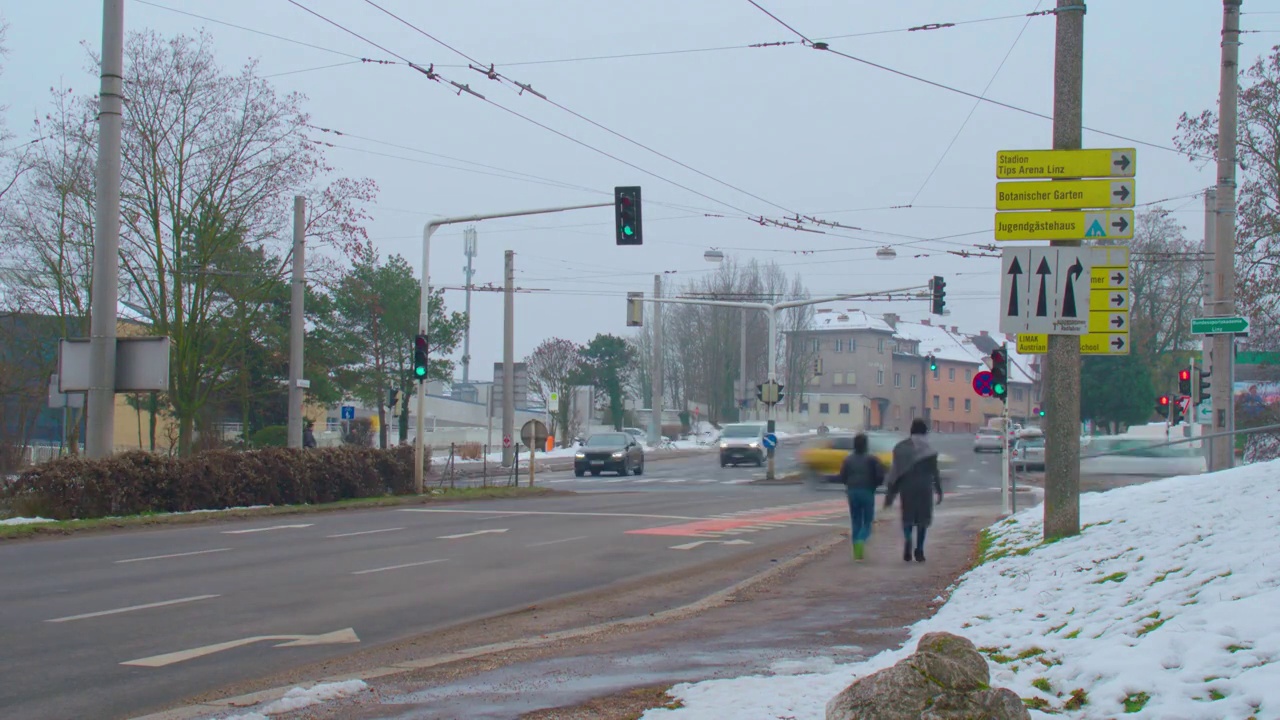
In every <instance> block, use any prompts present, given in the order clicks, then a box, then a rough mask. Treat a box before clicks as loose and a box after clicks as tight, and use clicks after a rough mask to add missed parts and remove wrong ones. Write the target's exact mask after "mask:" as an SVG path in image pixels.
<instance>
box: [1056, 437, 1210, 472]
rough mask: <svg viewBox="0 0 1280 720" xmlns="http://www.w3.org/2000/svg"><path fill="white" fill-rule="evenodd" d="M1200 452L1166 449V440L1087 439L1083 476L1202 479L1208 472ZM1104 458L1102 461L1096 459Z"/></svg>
mask: <svg viewBox="0 0 1280 720" xmlns="http://www.w3.org/2000/svg"><path fill="white" fill-rule="evenodd" d="M1202 452H1203V451H1202V450H1201V449H1200V448H1195V447H1190V446H1188V445H1164V444H1163V440H1162V439H1161V440H1153V439H1147V438H1134V437H1115V436H1112V437H1093V438H1088V442H1087V443H1083V446H1082V447H1081V449H1080V455H1081V458H1080V473H1081V474H1084V475H1150V476H1157V477H1172V476H1174V475H1199V474H1200V473H1203V472H1205V471H1206V469H1207V468H1206V466H1205V459H1204V455H1203V454H1202ZM1096 456H1101V457H1096Z"/></svg>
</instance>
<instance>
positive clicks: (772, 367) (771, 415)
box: [764, 307, 786, 480]
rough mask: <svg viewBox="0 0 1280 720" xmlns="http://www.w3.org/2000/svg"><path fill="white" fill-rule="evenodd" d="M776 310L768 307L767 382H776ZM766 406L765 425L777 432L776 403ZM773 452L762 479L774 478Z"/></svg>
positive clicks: (771, 430)
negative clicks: (766, 420)
mask: <svg viewBox="0 0 1280 720" xmlns="http://www.w3.org/2000/svg"><path fill="white" fill-rule="evenodd" d="M778 311H779V308H776V307H771V308H769V358H768V363H769V382H770V383H774V382H777V381H778V358H777V351H778V347H777V346H778ZM783 392H784V393H785V392H786V388H783ZM767 407H768V410H767V414H766V415H765V417H766V418H768V426H767V428H768V431H769V432H770V433H774V432H777V430H778V423H777V417H778V405H777V403H773V404H771V405H768V406H767ZM774 454H775V453H774V450H770V451H769V466H768V469H766V470H765V473H764V479H765V480H773V479H774V457H773V456H774Z"/></svg>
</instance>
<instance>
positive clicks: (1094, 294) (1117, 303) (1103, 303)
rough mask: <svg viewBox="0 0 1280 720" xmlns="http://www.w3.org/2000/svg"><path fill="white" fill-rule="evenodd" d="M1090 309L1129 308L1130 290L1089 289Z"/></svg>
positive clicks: (1117, 310)
mask: <svg viewBox="0 0 1280 720" xmlns="http://www.w3.org/2000/svg"><path fill="white" fill-rule="evenodd" d="M1089 310H1090V312H1093V311H1098V310H1109V311H1111V312H1120V311H1122V310H1123V311H1125V312H1128V310H1129V291H1128V290H1089Z"/></svg>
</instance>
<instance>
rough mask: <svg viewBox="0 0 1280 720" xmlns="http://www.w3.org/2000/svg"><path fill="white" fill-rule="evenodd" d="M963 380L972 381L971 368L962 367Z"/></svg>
mask: <svg viewBox="0 0 1280 720" xmlns="http://www.w3.org/2000/svg"><path fill="white" fill-rule="evenodd" d="M964 381H965V382H973V370H970V369H969V368H965V369H964Z"/></svg>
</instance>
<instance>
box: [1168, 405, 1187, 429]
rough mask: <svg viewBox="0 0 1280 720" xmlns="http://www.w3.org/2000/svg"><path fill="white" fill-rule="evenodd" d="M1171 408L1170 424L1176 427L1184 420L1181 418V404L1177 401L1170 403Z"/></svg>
mask: <svg viewBox="0 0 1280 720" xmlns="http://www.w3.org/2000/svg"><path fill="white" fill-rule="evenodd" d="M1171 406H1172V407H1173V419H1172V420H1170V424H1171V425H1177V424H1178V423H1180V422H1182V421H1183V419H1184V418H1183V416H1182V402H1181V401H1180V400H1179V401H1178V402H1175V403H1172V405H1171Z"/></svg>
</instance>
